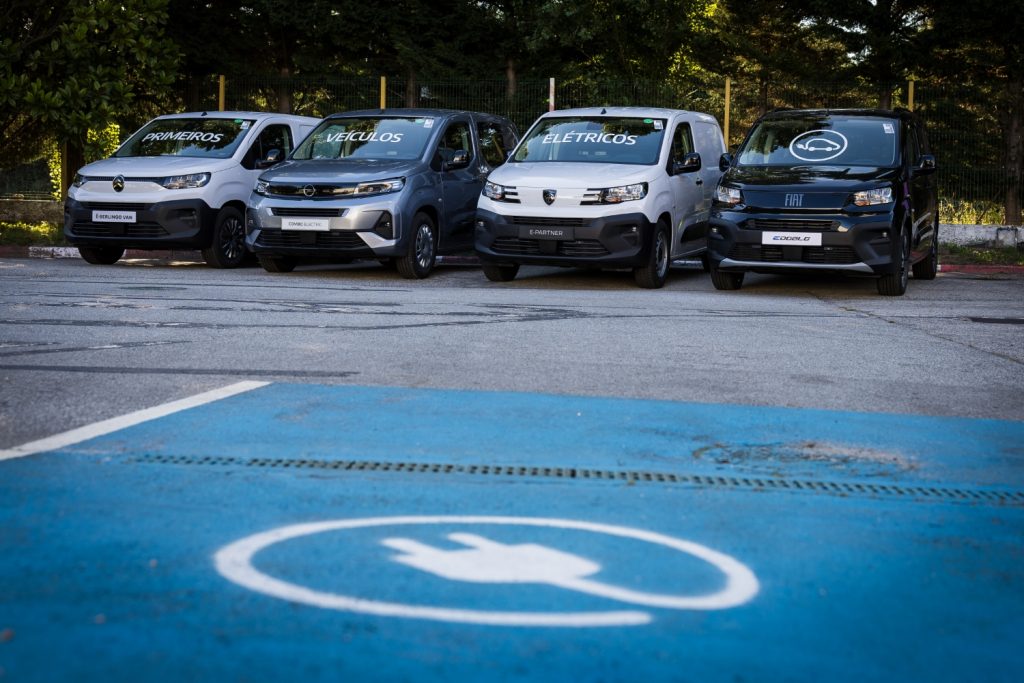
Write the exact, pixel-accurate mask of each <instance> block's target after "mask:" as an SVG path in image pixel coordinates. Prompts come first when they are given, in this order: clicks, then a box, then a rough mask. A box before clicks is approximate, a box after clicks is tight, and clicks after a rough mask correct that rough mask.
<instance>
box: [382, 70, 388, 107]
mask: <svg viewBox="0 0 1024 683" xmlns="http://www.w3.org/2000/svg"><path fill="white" fill-rule="evenodd" d="M380 108H381V109H387V108H388V77H387V76H381V77H380Z"/></svg>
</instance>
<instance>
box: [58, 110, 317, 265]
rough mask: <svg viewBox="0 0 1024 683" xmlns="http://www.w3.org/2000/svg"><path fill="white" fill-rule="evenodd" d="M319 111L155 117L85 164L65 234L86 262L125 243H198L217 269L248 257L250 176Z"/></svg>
mask: <svg viewBox="0 0 1024 683" xmlns="http://www.w3.org/2000/svg"><path fill="white" fill-rule="evenodd" d="M319 121H320V119H314V118H310V117H308V116H291V115H287V114H270V113H262V112H247V111H211V112H195V113H189V114H169V115H167V116H159V117H157V118H155V119H153V120H152V121H150V122H149V123H147V124H146V125H145V126H143V127H142V128H140V129H139V130H138V131H137V132H136V133H135V134H134V135H132V136H131V137H130V138H128V139H127V140H126V141H125V142H124V143H123V144H122V145H121V146H120V147H118V148H117V151H116V152H114V154H113V155H112V156H111V157H110V158H109V159H102V160H100V161H96V162H93V163H91V164H88V165H86V166H83V167H82V168H81V170H79V171H78V173H77V174H76V175H75V180H74V183H73V184H72V187H71V188H69V190H68V198H67V200H66V201H65V202H64V238H65V239H66V240H67V241H68V243H70V244H73V245H74V246H76V247H78V251H79V253H80V254H81V255H82V258H84V259H85V260H86V261H88V262H89V263H100V264H110V263H114V262H116V261H117V260H118V259H119V258H121V256H122V255H123V254H124V250H125V249H126V248H129V249H132V248H134V249H201V250H202V253H203V259H204V260H205V261H206V262H207V263H208V264H209V265H211V266H214V267H215V268H234V267H236V266H238V265H240V264H241V263H242V261H243V259H244V258H245V255H246V250H245V205H246V202H247V201H248V199H249V194H250V193H251V192H252V187H253V185H255V184H256V178H257V177H258V176H259V174H260V173H262V172H263V171H264V170H266V169H267V168H269V167H271V166H273V165H274V164H276V163H278V162H279V161H281V160H283V159H284V158H285V157H286V156H287V155H288V153H289V152H291V151H292V149H293V148H294V147H295V145H297V144H299V143H300V142H302V139H303V138H304V137H305V136H306V134H307V133H309V131H310V130H312V129H313V126H315V125H316V124H317V123H319Z"/></svg>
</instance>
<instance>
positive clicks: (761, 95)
mask: <svg viewBox="0 0 1024 683" xmlns="http://www.w3.org/2000/svg"><path fill="white" fill-rule="evenodd" d="M757 92H758V99H759V100H760V101H761V113H762V114H766V113H768V81H766V80H764V79H763V78H762V79H761V82H760V83H759V84H758V87H757Z"/></svg>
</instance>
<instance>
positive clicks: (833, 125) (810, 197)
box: [708, 109, 939, 296]
mask: <svg viewBox="0 0 1024 683" xmlns="http://www.w3.org/2000/svg"><path fill="white" fill-rule="evenodd" d="M721 163H722V167H723V168H726V169H728V170H727V171H726V173H725V175H724V176H723V177H722V181H721V184H720V185H719V186H718V190H717V192H716V199H715V204H714V207H713V208H712V213H711V234H710V235H709V239H708V249H709V256H710V258H711V264H710V265H711V279H712V282H713V283H714V285H715V287H716V288H717V289H738V288H739V287H740V286H741V285H742V283H743V274H744V273H745V272H747V271H754V272H757V273H786V272H796V271H807V270H819V271H826V272H834V273H843V274H847V275H860V276H867V277H873V278H876V280H877V285H878V292H879V294H882V295H885V296H901V295H902V294H903V293H904V292H905V291H906V289H907V280H908V278H909V275H910V272H911V271H912V272H913V273H914V278H915V279H919V280H931V279H933V278H934V277H935V274H936V272H937V270H938V234H939V215H938V197H937V192H936V184H935V175H934V173H935V168H936V164H935V157H934V156H932V154H931V148H930V147H929V145H928V136H927V134H926V133H925V130H924V126H923V125H922V124H921V121H920V119H918V118H917V117H916V116H914V115H913V114H912V113H911V112H909V111H907V110H899V109H897V110H894V111H888V110H875V109H836V110H781V111H775V112H770V113H768V114H766V115H764V116H763V117H761V118H760V119H759V120H758V121H757V122H756V123H755V124H754V126H753V127H752V128H751V130H750V132H749V133H747V137H746V139H744V141H743V143H742V144H741V145H740V147H739V149H738V150H737V152H736V155H735V156H734V157H733V156H730V155H726V156H724V157H723V158H722V162H721Z"/></svg>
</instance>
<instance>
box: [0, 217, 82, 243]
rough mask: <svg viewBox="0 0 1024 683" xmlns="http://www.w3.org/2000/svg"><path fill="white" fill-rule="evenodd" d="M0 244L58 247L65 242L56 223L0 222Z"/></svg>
mask: <svg viewBox="0 0 1024 683" xmlns="http://www.w3.org/2000/svg"><path fill="white" fill-rule="evenodd" d="M0 245H15V246H47V247H59V246H66V243H65V242H64V233H63V232H62V231H61V227H60V225H58V224H57V223H22V222H16V223H7V222H0Z"/></svg>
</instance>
